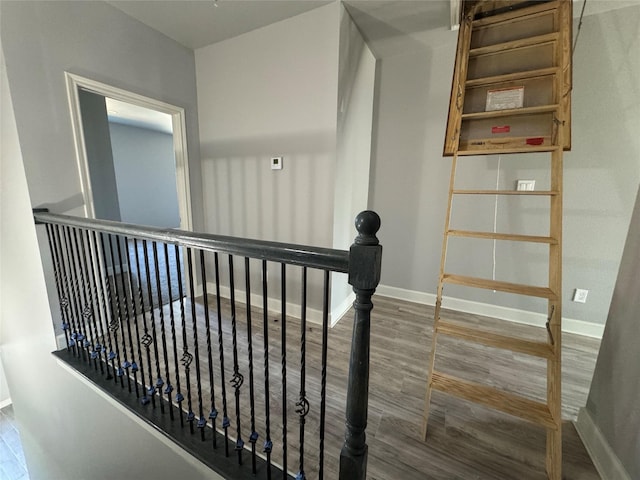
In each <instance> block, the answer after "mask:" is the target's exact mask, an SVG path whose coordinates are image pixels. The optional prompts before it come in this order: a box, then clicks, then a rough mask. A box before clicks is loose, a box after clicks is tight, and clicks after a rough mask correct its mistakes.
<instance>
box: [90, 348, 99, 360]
mask: <svg viewBox="0 0 640 480" xmlns="http://www.w3.org/2000/svg"><path fill="white" fill-rule="evenodd" d="M96 358H98V352H96V351H95V350H94V351H93V352H91V360H95V359H96Z"/></svg>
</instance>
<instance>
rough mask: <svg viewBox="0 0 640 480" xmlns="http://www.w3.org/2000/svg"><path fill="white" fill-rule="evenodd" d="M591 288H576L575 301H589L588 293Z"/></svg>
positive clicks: (574, 292)
mask: <svg viewBox="0 0 640 480" xmlns="http://www.w3.org/2000/svg"><path fill="white" fill-rule="evenodd" d="M588 293H589V290H584V289H582V288H576V289H575V290H574V291H573V301H574V302H578V303H587V294H588Z"/></svg>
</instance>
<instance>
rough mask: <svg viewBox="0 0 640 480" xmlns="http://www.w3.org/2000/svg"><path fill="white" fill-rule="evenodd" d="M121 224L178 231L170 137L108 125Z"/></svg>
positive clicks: (173, 161) (132, 128) (174, 173)
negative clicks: (176, 229)
mask: <svg viewBox="0 0 640 480" xmlns="http://www.w3.org/2000/svg"><path fill="white" fill-rule="evenodd" d="M109 132H110V134H111V147H112V152H113V164H114V168H115V178H116V185H117V189H118V199H119V203H120V216H121V218H122V221H123V222H127V223H137V224H140V225H151V226H154V227H159V228H179V227H180V213H179V211H178V193H177V190H176V164H175V155H174V150H173V136H172V135H171V134H167V133H164V132H158V131H156V130H149V129H146V128H140V127H134V126H131V125H122V124H119V123H113V122H110V123H109Z"/></svg>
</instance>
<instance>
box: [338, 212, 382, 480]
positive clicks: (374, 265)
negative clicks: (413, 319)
mask: <svg viewBox="0 0 640 480" xmlns="http://www.w3.org/2000/svg"><path fill="white" fill-rule="evenodd" d="M356 229H357V230H358V236H357V237H356V239H355V242H354V244H353V245H352V246H351V249H350V252H349V284H351V285H352V286H353V291H354V292H355V294H356V300H355V302H354V303H353V307H354V309H355V316H354V323H353V338H352V340H351V359H350V361H349V381H348V384H347V412H346V413H347V414H346V417H347V418H346V429H345V440H344V446H343V447H342V451H341V452H340V480H365V478H366V476H367V443H366V435H365V429H366V428H367V410H368V403H369V341H370V333H371V309H372V308H373V303H371V296H372V295H373V293H374V292H375V290H376V287H377V286H378V282H379V281H380V263H381V258H382V246H381V245H380V244H379V242H378V239H377V237H376V233H377V232H378V230H379V229H380V217H379V216H378V214H377V213H375V212H372V211H364V212H362V213H360V214H359V215H358V216H357V218H356Z"/></svg>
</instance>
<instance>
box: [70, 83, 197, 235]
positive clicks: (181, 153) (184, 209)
mask: <svg viewBox="0 0 640 480" xmlns="http://www.w3.org/2000/svg"><path fill="white" fill-rule="evenodd" d="M64 75H65V82H66V85H67V98H68V100H69V110H70V113H71V125H72V130H73V140H74V144H75V148H76V158H77V160H78V169H79V172H80V182H81V187H82V196H83V198H84V209H85V215H86V216H87V217H88V218H95V207H94V200H93V192H92V190H91V178H90V174H89V164H88V159H87V150H86V145H85V138H84V132H83V129H82V113H81V111H80V97H79V94H78V90H79V89H83V90H87V91H90V92H93V93H97V94H99V95H102V96H104V97H109V98H112V99H114V100H120V101H122V102H127V103H131V104H133V105H137V106H139V107H144V108H149V109H151V110H156V111H159V112H162V113H166V114H169V115H171V119H172V127H173V147H174V154H175V166H176V188H177V193H178V210H179V212H180V229H181V230H192V229H193V228H192V227H193V223H192V222H193V221H192V215H191V188H190V184H189V162H188V156H187V129H186V115H185V111H184V108H182V107H177V106H174V105H170V104H168V103H165V102H162V101H160V100H155V99H153V98H149V97H145V96H143V95H138V94H137V93H133V92H129V91H127V90H123V89H121V88H117V87H114V86H111V85H107V84H105V83H101V82H98V81H96V80H92V79H90V78H85V77H81V76H79V75H76V74H73V73H70V72H65V74H64Z"/></svg>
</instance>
